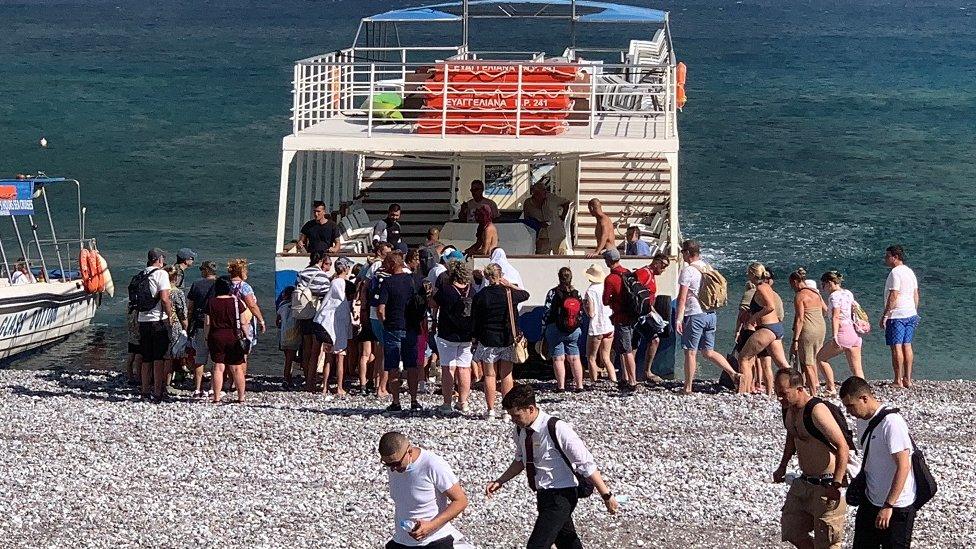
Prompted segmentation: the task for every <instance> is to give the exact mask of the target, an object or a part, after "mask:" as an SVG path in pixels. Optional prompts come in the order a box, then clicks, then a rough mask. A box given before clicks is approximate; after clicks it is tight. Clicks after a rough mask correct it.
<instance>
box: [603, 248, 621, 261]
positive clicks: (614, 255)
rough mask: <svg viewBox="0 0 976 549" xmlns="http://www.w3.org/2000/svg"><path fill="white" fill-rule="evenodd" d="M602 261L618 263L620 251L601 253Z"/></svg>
mask: <svg viewBox="0 0 976 549" xmlns="http://www.w3.org/2000/svg"><path fill="white" fill-rule="evenodd" d="M603 259H605V260H607V261H620V250H618V249H616V248H611V249H609V250H607V251H605V252H603Z"/></svg>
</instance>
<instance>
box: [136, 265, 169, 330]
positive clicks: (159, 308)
mask: <svg viewBox="0 0 976 549" xmlns="http://www.w3.org/2000/svg"><path fill="white" fill-rule="evenodd" d="M149 271H153V273H152V274H151V275H149V289H150V290H152V295H153V297H156V296H159V292H161V291H163V290H169V289H170V287H169V275H168V274H166V271H164V270H162V269H160V268H158V267H146V269H145V270H144V271H143V272H144V273H148V272H149ZM167 318H169V317H168V316H166V312H165V311H163V302H162V300H160V301H157V302H156V306H155V307H153V308H152V309H151V310H148V311H144V312H143V311H140V312H139V322H156V321H157V320H166V319H167Z"/></svg>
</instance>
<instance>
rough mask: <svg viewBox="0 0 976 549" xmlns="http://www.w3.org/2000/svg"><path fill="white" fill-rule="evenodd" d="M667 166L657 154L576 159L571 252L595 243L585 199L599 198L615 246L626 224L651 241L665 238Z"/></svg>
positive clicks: (661, 240) (587, 200) (667, 190)
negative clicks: (608, 217)
mask: <svg viewBox="0 0 976 549" xmlns="http://www.w3.org/2000/svg"><path fill="white" fill-rule="evenodd" d="M670 192H671V166H670V165H669V164H668V161H667V160H666V159H665V158H664V157H663V156H656V155H653V154H614V155H601V156H588V157H585V158H581V159H580V163H579V194H578V196H579V199H578V202H577V205H576V206H577V207H576V211H577V214H576V236H577V237H576V246H575V250H576V252H577V253H584V252H586V251H589V250H592V249H593V248H594V247H595V246H596V239H595V237H594V232H595V230H596V220H595V219H594V218H593V216H591V215H590V214H589V212H588V211H587V203H588V202H589V201H590V200H591V199H593V198H599V199H600V202H602V204H603V211H604V212H605V213H606V214H607V215H609V216H610V219H611V220H612V221H613V225H614V228H615V230H616V233H617V244H618V245H620V244H622V243H623V242H624V241H625V240H626V232H627V227H629V226H631V225H637V226H640V227H641V231H642V234H643V239H644V240H645V241H646V242H648V243H651V244H659V243H660V242H667V237H668V234H667V231H668V207H667V206H668V200H669V197H670Z"/></svg>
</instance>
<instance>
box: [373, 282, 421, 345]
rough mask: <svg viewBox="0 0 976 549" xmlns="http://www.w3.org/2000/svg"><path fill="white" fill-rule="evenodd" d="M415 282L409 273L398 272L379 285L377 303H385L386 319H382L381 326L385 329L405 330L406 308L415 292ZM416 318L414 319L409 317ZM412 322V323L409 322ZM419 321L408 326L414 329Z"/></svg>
mask: <svg viewBox="0 0 976 549" xmlns="http://www.w3.org/2000/svg"><path fill="white" fill-rule="evenodd" d="M416 286H417V285H416V282H414V280H413V276H412V275H410V274H409V273H400V274H395V275H392V276H390V277H388V278H387V279H386V280H384V281H383V284H381V285H380V297H379V299H378V300H377V304H379V305H386V320H384V321H383V328H384V329H387V330H391V331H394V330H406V329H407V325H408V322H407V320H408V319H407V309H408V307H409V304H410V302H411V301H412V300H413V298H414V296H415V295H416V294H417V287H416ZM410 320H416V319H410ZM409 324H414V323H412V322H411V323H409ZM419 327H420V326H419V323H417V324H415V325H412V326H410V329H411V330H413V331H416V330H417V329H419Z"/></svg>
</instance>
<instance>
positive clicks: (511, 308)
mask: <svg viewBox="0 0 976 549" xmlns="http://www.w3.org/2000/svg"><path fill="white" fill-rule="evenodd" d="M505 298H506V299H507V300H508V321H509V323H510V324H511V325H512V343H513V344H514V343H515V340H516V339H518V333H517V332H516V330H515V311H514V309H515V307H514V306H513V305H512V290H511V288H505Z"/></svg>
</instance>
